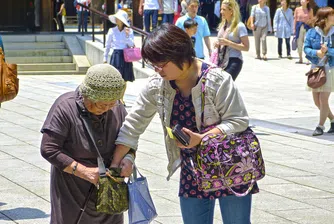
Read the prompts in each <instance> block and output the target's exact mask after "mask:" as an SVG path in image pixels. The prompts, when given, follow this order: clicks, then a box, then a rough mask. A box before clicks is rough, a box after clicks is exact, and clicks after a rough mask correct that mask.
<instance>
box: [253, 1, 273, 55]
mask: <svg viewBox="0 0 334 224" xmlns="http://www.w3.org/2000/svg"><path fill="white" fill-rule="evenodd" d="M258 3H259V4H257V5H254V6H253V7H252V12H251V16H250V17H251V27H252V30H253V35H254V40H255V48H256V59H261V51H260V41H261V42H262V54H263V57H262V59H263V60H265V61H266V60H267V34H268V32H269V33H271V32H272V27H271V19H270V9H269V7H268V6H266V0H258Z"/></svg>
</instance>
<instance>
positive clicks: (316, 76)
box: [305, 56, 328, 89]
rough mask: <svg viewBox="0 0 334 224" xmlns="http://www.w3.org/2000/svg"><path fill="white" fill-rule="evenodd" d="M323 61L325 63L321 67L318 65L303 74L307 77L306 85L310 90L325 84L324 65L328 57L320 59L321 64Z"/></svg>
mask: <svg viewBox="0 0 334 224" xmlns="http://www.w3.org/2000/svg"><path fill="white" fill-rule="evenodd" d="M323 60H325V63H324V65H323V66H319V65H318V66H316V67H314V68H311V70H310V71H309V72H307V73H306V74H305V75H306V76H307V85H308V86H309V87H310V88H312V89H316V88H319V87H321V86H323V85H324V84H325V83H326V70H325V65H326V63H327V61H328V57H327V56H325V59H322V60H321V62H322V61H323ZM319 64H321V63H319Z"/></svg>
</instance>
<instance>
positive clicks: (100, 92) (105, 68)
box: [79, 64, 125, 102]
mask: <svg viewBox="0 0 334 224" xmlns="http://www.w3.org/2000/svg"><path fill="white" fill-rule="evenodd" d="M79 89H80V91H81V93H82V95H83V96H85V97H87V98H88V99H90V100H92V101H95V102H97V101H115V100H119V99H121V97H122V96H123V92H124V91H125V81H124V79H123V78H122V76H121V74H120V73H119V71H118V70H117V69H116V68H115V67H113V66H111V65H109V64H97V65H93V66H92V67H90V68H89V69H88V70H87V73H86V76H85V79H84V80H83V82H82V83H81V85H80V87H79Z"/></svg>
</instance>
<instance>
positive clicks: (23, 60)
mask: <svg viewBox="0 0 334 224" xmlns="http://www.w3.org/2000/svg"><path fill="white" fill-rule="evenodd" d="M6 61H7V62H8V63H14V64H39V63H72V62H73V57H72V56H53V57H52V56H45V57H6Z"/></svg>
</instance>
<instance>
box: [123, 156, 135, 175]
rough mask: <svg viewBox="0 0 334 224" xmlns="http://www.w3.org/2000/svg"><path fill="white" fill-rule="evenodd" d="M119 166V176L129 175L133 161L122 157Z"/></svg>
mask: <svg viewBox="0 0 334 224" xmlns="http://www.w3.org/2000/svg"><path fill="white" fill-rule="evenodd" d="M120 168H122V171H121V176H122V177H129V176H130V175H131V174H132V169H133V163H132V162H131V161H130V160H128V159H126V158H124V159H122V161H121V164H120Z"/></svg>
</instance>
